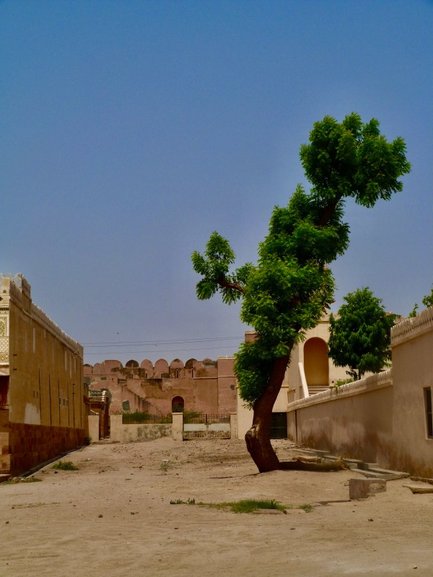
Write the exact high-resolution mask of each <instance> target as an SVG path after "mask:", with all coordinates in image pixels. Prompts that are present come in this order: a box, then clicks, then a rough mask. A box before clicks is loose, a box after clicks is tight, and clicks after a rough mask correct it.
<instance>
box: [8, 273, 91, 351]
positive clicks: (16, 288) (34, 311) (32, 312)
mask: <svg viewBox="0 0 433 577" xmlns="http://www.w3.org/2000/svg"><path fill="white" fill-rule="evenodd" d="M0 293H1V294H0V321H1V322H0V362H6V361H7V359H6V357H5V355H6V353H8V351H9V348H8V347H9V343H8V341H6V338H8V336H9V327H8V317H9V309H10V303H11V302H12V303H14V304H15V305H16V306H18V307H19V308H20V309H21V310H22V311H23V313H24V314H25V315H27V316H29V317H30V318H32V319H33V320H34V321H35V322H37V323H38V324H39V325H41V326H42V327H43V328H44V329H45V330H47V331H48V332H50V333H51V334H53V335H54V336H55V337H56V338H57V339H58V340H60V341H62V342H63V344H64V345H65V346H66V347H67V348H69V349H70V350H72V351H73V352H74V353H75V354H76V355H78V356H79V357H80V358H83V347H82V346H81V345H80V343H78V342H77V341H75V340H74V339H72V338H71V337H70V336H69V335H67V334H66V333H65V332H64V331H63V330H62V329H61V328H60V327H59V326H58V325H57V324H56V323H55V322H54V321H52V320H51V319H50V318H49V317H48V315H46V314H45V313H44V311H43V310H42V309H40V308H39V307H38V306H36V305H35V304H34V303H33V302H32V298H31V285H30V283H29V282H28V281H27V280H26V278H25V277H24V276H23V275H22V274H16V275H12V274H1V273H0ZM2 333H3V334H2ZM2 355H3V357H2Z"/></svg>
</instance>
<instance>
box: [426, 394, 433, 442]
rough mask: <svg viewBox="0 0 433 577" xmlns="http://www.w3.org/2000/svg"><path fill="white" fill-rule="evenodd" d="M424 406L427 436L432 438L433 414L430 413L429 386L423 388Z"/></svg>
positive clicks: (430, 398) (430, 395)
mask: <svg viewBox="0 0 433 577" xmlns="http://www.w3.org/2000/svg"><path fill="white" fill-rule="evenodd" d="M424 407H425V418H426V431H427V437H428V438H429V439H433V415H432V394H431V387H426V388H425V389H424Z"/></svg>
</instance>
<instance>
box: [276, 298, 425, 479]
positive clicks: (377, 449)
mask: <svg viewBox="0 0 433 577" xmlns="http://www.w3.org/2000/svg"><path fill="white" fill-rule="evenodd" d="M391 351H392V368H391V369H390V370H388V371H384V372H382V373H379V374H376V375H371V376H369V377H366V378H363V379H362V380H360V381H357V382H354V383H349V384H346V385H343V386H341V387H338V388H335V389H331V390H328V391H324V392H321V393H319V394H317V395H314V396H311V397H308V398H304V399H299V400H296V401H293V402H291V403H289V404H288V406H287V411H288V431H289V437H290V438H292V439H293V440H294V441H296V442H297V443H299V444H303V445H305V446H308V447H312V448H316V449H321V450H327V451H330V452H331V453H333V454H335V455H339V456H342V457H350V458H357V459H361V460H363V461H366V462H377V463H378V464H379V465H380V466H381V467H384V468H391V469H394V470H400V471H406V472H408V473H411V474H412V475H417V476H420V477H429V478H431V477H433V416H432V415H433V411H432V407H433V401H432V399H433V392H432V391H433V308H429V309H426V310H425V311H423V312H421V313H420V314H419V315H418V316H416V317H414V318H408V319H404V320H402V321H401V322H399V323H398V324H396V325H395V326H394V327H393V329H392V330H391Z"/></svg>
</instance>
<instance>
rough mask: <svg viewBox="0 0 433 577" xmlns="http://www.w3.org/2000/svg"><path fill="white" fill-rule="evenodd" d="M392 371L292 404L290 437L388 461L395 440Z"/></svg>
mask: <svg viewBox="0 0 433 577" xmlns="http://www.w3.org/2000/svg"><path fill="white" fill-rule="evenodd" d="M392 392H393V388H392V378H391V372H390V371H387V372H385V373H380V374H379V375H373V376H370V377H368V378H366V379H363V380H362V381H358V382H356V383H351V384H348V385H343V386H341V387H338V388H333V389H330V390H329V391H324V392H322V393H318V394H317V395H312V396H311V397H309V398H308V399H304V400H300V401H296V402H294V403H291V404H290V405H289V413H288V430H289V438H291V439H292V440H294V441H295V442H296V443H297V444H299V445H304V446H306V447H314V448H316V449H322V450H328V451H330V452H332V453H335V454H338V455H339V456H343V457H348V458H349V457H350V458H355V459H356V458H357V459H363V460H366V461H368V462H375V461H378V462H381V463H384V459H385V456H386V454H387V451H388V449H389V445H390V443H391V442H392Z"/></svg>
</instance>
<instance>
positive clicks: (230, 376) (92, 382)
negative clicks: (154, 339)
mask: <svg viewBox="0 0 433 577" xmlns="http://www.w3.org/2000/svg"><path fill="white" fill-rule="evenodd" d="M84 378H85V380H86V382H87V383H88V385H89V388H90V389H91V390H92V389H98V390H100V389H104V388H106V389H108V390H109V391H110V393H111V395H112V402H111V414H116V413H121V412H124V411H130V412H135V411H143V412H147V413H149V414H153V415H167V414H170V413H171V412H172V410H173V409H176V407H175V406H174V405H175V404H176V398H178V399H179V398H180V400H181V402H182V403H183V408H184V410H185V411H194V412H204V413H220V414H223V413H225V414H229V413H231V412H233V411H235V410H236V378H235V376H234V370H233V359H232V358H226V357H223V358H219V359H218V360H216V361H212V360H210V359H205V360H203V361H197V360H196V359H189V360H188V361H187V362H186V363H183V362H182V361H181V360H179V359H175V360H173V361H171V362H170V363H169V362H168V361H166V360H165V359H159V360H158V361H156V362H155V363H154V364H153V363H152V362H151V361H149V360H144V361H142V362H141V363H138V362H137V361H134V360H131V361H129V362H128V363H126V365H125V366H123V365H122V363H120V361H116V360H106V361H104V362H102V363H97V364H95V365H94V366H91V365H85V366H84Z"/></svg>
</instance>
